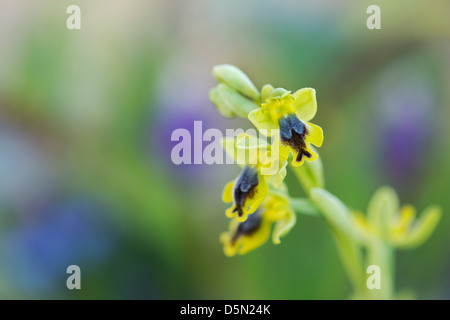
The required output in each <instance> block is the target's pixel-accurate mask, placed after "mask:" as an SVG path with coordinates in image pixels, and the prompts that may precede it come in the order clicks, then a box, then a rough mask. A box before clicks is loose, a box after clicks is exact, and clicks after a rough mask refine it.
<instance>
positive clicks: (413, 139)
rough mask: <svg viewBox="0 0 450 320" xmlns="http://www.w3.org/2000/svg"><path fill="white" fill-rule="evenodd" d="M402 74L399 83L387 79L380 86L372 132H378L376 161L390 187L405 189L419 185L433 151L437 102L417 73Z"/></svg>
mask: <svg viewBox="0 0 450 320" xmlns="http://www.w3.org/2000/svg"><path fill="white" fill-rule="evenodd" d="M394 72H395V71H394ZM411 73H412V74H411ZM404 74H409V77H408V78H405V77H404ZM404 74H402V75H401V77H400V78H402V81H397V80H398V78H397V77H395V76H388V77H387V78H386V79H384V82H382V86H381V90H380V94H379V97H380V98H379V106H378V110H379V124H378V128H376V129H375V130H376V131H377V132H381V136H380V137H379V138H380V140H379V141H380V145H379V151H378V154H380V155H384V156H380V157H379V159H380V160H381V161H382V165H383V166H384V167H385V168H386V170H384V171H387V172H388V179H389V180H390V182H389V183H391V184H393V185H394V186H398V187H401V188H404V189H407V188H408V187H409V186H411V185H412V184H417V183H418V182H420V179H421V178H422V174H423V172H424V169H425V164H426V161H424V159H426V158H428V157H429V154H430V150H431V148H432V145H431V141H432V136H433V134H435V132H434V127H433V113H434V109H435V107H436V99H435V96H434V94H433V91H432V86H431V83H430V82H429V81H428V79H427V77H425V76H424V75H423V74H421V73H419V72H407V73H404ZM380 128H381V130H380ZM413 180H416V181H417V183H415V182H413ZM411 182H413V183H412V184H411Z"/></svg>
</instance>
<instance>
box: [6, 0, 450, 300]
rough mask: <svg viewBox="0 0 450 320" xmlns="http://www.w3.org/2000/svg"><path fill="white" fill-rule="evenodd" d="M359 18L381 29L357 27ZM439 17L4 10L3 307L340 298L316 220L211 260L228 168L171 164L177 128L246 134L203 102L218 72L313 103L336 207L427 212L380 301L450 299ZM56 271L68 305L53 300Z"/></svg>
mask: <svg viewBox="0 0 450 320" xmlns="http://www.w3.org/2000/svg"><path fill="white" fill-rule="evenodd" d="M71 4H77V5H79V6H80V8H81V25H82V29H81V30H79V31H69V30H68V29H67V28H66V19H67V17H68V14H66V8H67V7H68V6H69V5H71ZM371 4H378V5H379V6H380V7H381V27H382V28H381V30H368V29H367V27H366V19H367V18H368V16H369V15H368V14H367V13H366V9H367V7H368V6H369V5H371ZM449 13H450V2H449V1H444V0H436V1H433V3H432V4H430V3H427V2H425V1H411V0H408V1H407V0H404V1H400V0H399V1H370V2H369V1H356V0H354V1H341V0H339V1H338V0H329V1H324V0H321V1H300V0H289V1H277V2H275V1H261V0H250V1H238V0H227V1H211V0H198V1H187V0H177V1H175V0H171V1H162V0H161V1H153V0H152V1H144V0H130V1H106V0H96V1H87V0H79V1H76V3H72V2H71V1H68V0H63V1H51V0H42V1H31V0H28V1H26V0H24V1H12V0H6V1H5V0H1V1H0V298H4V299H14V298H26V299H34V298H62V299H73V298H85V299H99V298H105V299H133V298H135V299H343V298H347V297H348V295H349V293H350V286H349V283H348V281H347V279H346V277H345V274H344V271H343V268H342V266H341V264H340V260H339V257H338V254H337V251H336V249H335V246H334V243H333V240H332V237H331V234H330V233H329V230H328V229H327V227H326V225H325V223H324V221H323V220H321V219H318V218H314V217H305V216H300V217H299V219H298V222H297V225H296V226H295V227H294V229H293V230H292V231H291V233H290V234H289V235H288V236H287V237H285V238H284V240H283V241H282V244H281V245H279V246H275V245H273V244H271V243H267V244H266V245H264V246H263V247H261V248H259V249H258V250H256V251H254V252H251V253H250V254H248V255H245V256H240V257H235V258H231V259H230V258H226V257H225V256H224V255H223V252H222V247H221V244H220V243H219V240H218V238H219V234H220V233H221V232H222V231H223V230H225V229H226V228H227V226H228V220H227V218H226V217H225V215H224V210H225V208H226V205H225V204H223V203H222V202H221V192H222V188H223V186H224V185H225V183H226V182H228V181H230V180H231V179H233V178H234V177H235V176H236V175H237V174H238V172H239V168H238V167H237V166H232V165H213V166H207V165H180V166H175V165H173V164H172V162H171V159H170V151H171V148H172V147H173V146H174V144H176V143H174V142H172V141H171V139H170V137H171V133H172V131H173V130H174V129H177V128H186V129H188V130H192V129H193V121H194V120H202V121H203V128H204V130H205V129H207V128H220V129H221V130H224V129H226V128H237V127H242V128H244V129H246V128H250V127H251V125H250V123H249V122H246V121H242V120H229V119H224V118H221V117H220V115H219V114H218V113H217V111H216V110H215V108H214V107H213V105H212V104H211V103H210V102H209V100H208V91H209V89H210V88H211V87H212V86H214V85H215V80H214V79H213V77H212V76H211V68H212V66H214V65H216V64H222V63H231V64H235V65H236V66H238V67H240V68H241V69H243V70H244V72H246V73H247V74H248V75H249V76H250V77H251V79H253V81H254V82H255V84H256V85H257V86H258V87H261V86H262V85H264V84H265V83H271V84H273V85H274V86H281V87H285V88H287V89H291V90H296V89H298V88H301V87H306V86H309V87H314V88H316V90H317V96H318V104H319V110H318V114H317V116H316V118H315V119H314V123H316V124H318V125H320V126H321V127H322V128H323V129H324V133H325V141H324V145H323V147H322V148H321V149H320V152H321V156H322V159H323V162H324V166H325V172H326V173H325V174H326V181H327V188H328V189H329V190H330V191H331V192H332V193H334V194H336V195H337V196H338V197H340V198H341V199H342V200H343V201H344V202H345V203H346V204H347V205H348V206H350V207H351V208H353V209H359V210H365V209H366V206H367V202H368V200H369V199H370V197H371V195H372V193H373V192H374V191H375V190H376V188H377V187H379V186H381V185H390V186H392V187H394V188H395V189H396V190H397V191H398V193H399V195H400V198H401V201H402V203H412V204H413V205H415V206H416V207H417V208H418V209H419V210H420V211H421V210H422V209H424V208H425V207H426V206H427V205H429V204H440V205H442V207H443V209H444V210H443V213H444V214H443V218H442V220H441V222H440V224H439V226H438V228H437V230H436V232H435V234H434V235H433V236H432V237H431V239H430V240H429V241H428V242H426V243H425V244H424V245H423V246H422V247H420V248H419V249H416V250H413V251H402V252H400V253H398V254H397V265H396V276H397V278H396V287H397V289H398V290H399V291H401V290H412V291H413V292H415V294H416V297H417V298H419V299H431V298H438V299H448V298H450V272H449V271H450V270H449V269H450V268H449V267H450V249H449V241H450V224H449V222H450V218H449V215H448V208H450V197H449V190H450V179H449V178H450V166H449V165H448V164H449V163H450V143H449V139H450V126H449V123H450V122H449V121H450V108H449V105H450V91H449V90H448V89H449V84H450V41H449V40H450V20H449ZM287 183H288V185H289V187H290V192H291V194H293V195H300V194H301V192H300V188H299V186H298V185H297V183H296V181H295V179H294V178H293V177H292V174H291V175H289V177H288V179H287ZM71 264H76V265H79V266H80V268H81V273H82V289H81V290H73V291H70V290H68V289H67V288H66V278H67V276H68V275H67V274H66V268H67V266H69V265H71Z"/></svg>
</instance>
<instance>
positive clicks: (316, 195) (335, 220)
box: [311, 188, 353, 237]
mask: <svg viewBox="0 0 450 320" xmlns="http://www.w3.org/2000/svg"><path fill="white" fill-rule="evenodd" d="M311 199H312V201H313V202H314V204H315V205H316V207H317V208H318V209H319V211H320V212H321V213H322V215H323V217H324V218H325V220H326V221H327V222H328V223H329V224H330V225H331V226H332V227H333V228H336V229H338V230H341V231H342V232H344V233H345V234H348V235H350V236H352V237H353V228H352V222H351V216H350V212H349V210H348V209H347V207H346V206H345V205H344V204H343V203H342V202H341V200H339V199H338V198H336V197H335V196H334V195H332V194H331V193H329V192H328V191H326V190H325V189H321V188H313V189H312V190H311Z"/></svg>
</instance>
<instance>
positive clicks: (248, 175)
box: [233, 166, 259, 217]
mask: <svg viewBox="0 0 450 320" xmlns="http://www.w3.org/2000/svg"><path fill="white" fill-rule="evenodd" d="M258 184H259V178H258V171H257V170H256V168H254V167H252V166H245V167H244V169H243V170H242V172H241V174H240V175H239V177H238V178H237V180H236V183H235V184H234V190H233V192H234V193H233V196H234V202H235V208H234V210H233V212H237V213H238V216H239V217H242V216H243V215H244V212H243V207H244V205H245V200H246V199H247V198H252V197H253V196H254V194H255V191H256V187H257V186H258Z"/></svg>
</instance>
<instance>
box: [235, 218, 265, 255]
mask: <svg viewBox="0 0 450 320" xmlns="http://www.w3.org/2000/svg"><path fill="white" fill-rule="evenodd" d="M270 226H271V224H270V222H268V221H266V220H263V221H262V223H261V226H260V227H259V228H258V230H257V231H256V232H254V233H252V234H251V235H244V236H242V237H241V239H240V240H241V241H240V248H239V252H238V253H239V254H241V255H242V254H246V253H248V252H250V251H252V250H254V249H256V248H258V247H260V246H262V245H263V244H264V243H266V241H267V239H269V235H270Z"/></svg>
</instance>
